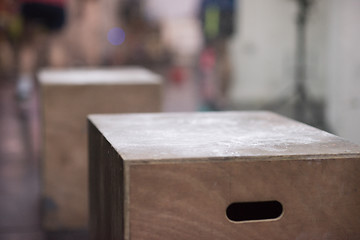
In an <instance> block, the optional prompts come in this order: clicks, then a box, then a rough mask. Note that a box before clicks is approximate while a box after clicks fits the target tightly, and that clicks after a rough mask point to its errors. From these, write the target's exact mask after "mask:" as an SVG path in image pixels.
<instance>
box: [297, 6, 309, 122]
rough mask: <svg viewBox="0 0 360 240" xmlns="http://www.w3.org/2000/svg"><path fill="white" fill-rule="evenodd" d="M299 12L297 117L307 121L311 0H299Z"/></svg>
mask: <svg viewBox="0 0 360 240" xmlns="http://www.w3.org/2000/svg"><path fill="white" fill-rule="evenodd" d="M297 3H298V6H299V12H298V17H297V31H296V56H295V57H296V60H295V61H296V69H295V95H296V96H297V99H296V103H295V117H296V119H297V120H299V121H302V122H304V121H306V109H307V94H306V88H305V82H306V23H307V16H308V9H309V6H310V1H309V0H297Z"/></svg>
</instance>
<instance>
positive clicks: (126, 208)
mask: <svg viewBox="0 0 360 240" xmlns="http://www.w3.org/2000/svg"><path fill="white" fill-rule="evenodd" d="M89 132H90V145H89V146H90V164H91V166H92V167H91V169H90V179H91V185H90V191H91V200H90V201H91V224H90V229H91V237H92V239H93V240H94V239H96V240H100V239H127V240H130V239H132V240H134V239H135V240H145V239H146V240H158V239H173V240H185V239H186V240H195V239H196V240H198V239H204V240H208V239H221V240H228V239H245V240H247V239H249V240H250V239H252V240H254V239H255V240H256V239H259V240H260V239H274V240H275V239H277V240H278V239H284V240H288V239H339V240H340V239H354V240H355V239H360V228H359V226H360V189H359V187H360V176H359V172H360V147H359V146H357V145H355V144H352V143H349V142H347V141H345V140H344V139H341V138H338V137H336V136H334V135H331V134H328V133H325V132H323V131H320V130H317V129H314V128H312V127H309V126H306V125H303V124H300V123H297V122H295V121H292V120H289V119H286V118H283V117H280V116H278V115H275V114H272V113H268V112H222V113H191V114H190V113H189V114H136V115H133V114H130V115H92V116H91V117H90V118H89ZM119 177H120V178H121V179H119ZM270 200H276V201H279V202H280V203H281V204H282V205H283V213H282V214H281V216H280V217H279V218H276V219H273V220H265V221H252V222H241V223H234V222H232V221H229V219H228V218H227V217H226V208H227V207H228V206H229V205H230V204H231V203H234V202H259V201H260V202H261V201H270Z"/></svg>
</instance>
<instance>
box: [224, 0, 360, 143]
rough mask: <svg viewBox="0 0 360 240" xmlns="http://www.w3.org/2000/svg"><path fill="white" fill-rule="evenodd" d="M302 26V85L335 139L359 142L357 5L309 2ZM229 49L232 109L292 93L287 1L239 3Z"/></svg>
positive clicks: (291, 24) (291, 8)
mask: <svg viewBox="0 0 360 240" xmlns="http://www.w3.org/2000/svg"><path fill="white" fill-rule="evenodd" d="M314 2H315V3H314V5H313V6H312V8H311V10H310V12H309V19H308V21H309V22H308V25H307V56H306V61H307V77H306V86H307V91H308V94H309V96H310V97H311V99H313V100H317V101H322V102H324V103H325V106H326V121H327V123H328V125H329V126H330V127H331V130H332V131H334V132H335V133H336V134H338V135H340V136H342V137H344V138H347V139H350V140H352V141H354V142H357V143H360V27H359V23H360V1H359V0H315V1H314ZM240 3H241V4H239V5H238V18H237V23H238V25H237V34H236V36H234V38H233V40H232V42H231V44H230V52H231V58H232V60H233V86H232V91H231V96H230V101H231V102H232V103H233V105H234V106H242V105H247V104H250V105H251V106H254V105H255V106H256V105H258V106H262V105H263V104H265V103H268V102H271V101H273V100H277V99H281V98H282V97H284V96H291V95H292V94H293V86H294V59H295V51H294V49H295V40H296V39H295V33H296V32H295V20H296V16H297V4H296V3H295V1H293V0H240Z"/></svg>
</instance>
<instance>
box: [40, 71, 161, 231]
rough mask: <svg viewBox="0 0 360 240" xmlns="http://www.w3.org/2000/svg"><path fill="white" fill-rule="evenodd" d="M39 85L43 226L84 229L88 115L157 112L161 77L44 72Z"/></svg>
mask: <svg viewBox="0 0 360 240" xmlns="http://www.w3.org/2000/svg"><path fill="white" fill-rule="evenodd" d="M39 80H40V84H41V97H42V113H43V124H44V129H43V130H44V132H43V135H44V154H43V164H42V180H43V193H42V194H43V197H44V204H43V206H44V211H43V214H44V215H43V225H44V227H45V229H47V230H60V229H70V230H71V229H82V228H87V226H88V219H89V217H88V215H89V213H88V212H89V210H88V209H89V206H88V155H87V152H88V151H87V128H86V126H87V124H86V118H87V115H88V114H91V113H135V112H159V111H161V107H162V106H161V105H162V103H161V101H162V100H161V78H160V76H158V75H156V74H153V73H152V72H150V71H148V70H145V69H142V68H136V67H128V68H117V69H112V68H109V69H107V68H105V69H67V70H44V71H42V72H41V73H40V74H39Z"/></svg>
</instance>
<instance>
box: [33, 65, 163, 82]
mask: <svg viewBox="0 0 360 240" xmlns="http://www.w3.org/2000/svg"><path fill="white" fill-rule="evenodd" d="M134 73H136V74H134ZM89 74H90V77H89ZM99 74H101V75H103V77H99V76H100V75H99ZM111 74H115V75H118V76H119V77H113V76H112V77H110V76H111ZM79 75H88V77H84V78H79V77H78V76H79ZM59 76H60V77H59ZM95 76H96V77H95ZM124 76H125V77H124ZM128 76H131V77H130V78H129V77H128ZM94 77H95V78H94ZM37 78H38V80H39V82H40V83H41V85H51V86H77V85H112V84H123V85H127V84H128V85H137V84H141V85H161V84H162V83H163V77H162V76H161V75H160V74H157V73H154V72H152V71H150V70H149V69H147V68H143V67H139V66H124V67H101V68H93V67H78V68H64V69H57V68H43V69H41V70H40V71H39V72H38V74H37ZM98 78H99V79H98ZM129 79H131V80H129Z"/></svg>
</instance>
